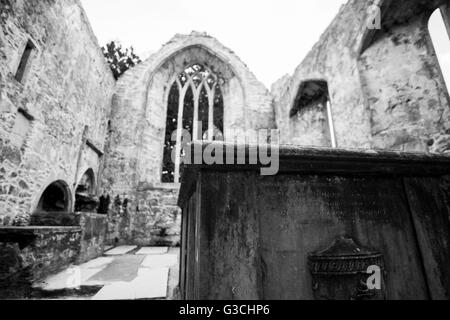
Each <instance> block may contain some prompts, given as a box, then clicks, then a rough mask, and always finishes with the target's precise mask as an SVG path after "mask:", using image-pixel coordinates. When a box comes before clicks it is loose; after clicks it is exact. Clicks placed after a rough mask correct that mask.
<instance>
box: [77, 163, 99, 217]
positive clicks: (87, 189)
mask: <svg viewBox="0 0 450 320" xmlns="http://www.w3.org/2000/svg"><path fill="white" fill-rule="evenodd" d="M97 206H98V199H97V198H96V196H95V175H94V170H92V169H88V170H87V171H86V172H85V173H84V174H83V176H82V177H81V179H80V182H79V183H78V186H77V188H76V189H75V212H96V210H97Z"/></svg>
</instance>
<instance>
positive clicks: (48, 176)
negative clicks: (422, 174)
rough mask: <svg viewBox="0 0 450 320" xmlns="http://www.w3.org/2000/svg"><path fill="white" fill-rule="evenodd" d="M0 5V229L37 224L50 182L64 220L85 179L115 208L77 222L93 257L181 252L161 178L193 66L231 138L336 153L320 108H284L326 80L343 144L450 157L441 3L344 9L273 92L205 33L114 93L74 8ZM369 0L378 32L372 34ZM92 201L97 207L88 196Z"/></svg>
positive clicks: (171, 200) (175, 216) (169, 193)
mask: <svg viewBox="0 0 450 320" xmlns="http://www.w3.org/2000/svg"><path fill="white" fill-rule="evenodd" d="M0 4H1V6H0V151H1V153H0V227H1V226H13V225H14V226H17V227H23V226H26V225H27V224H30V223H31V224H32V223H33V222H32V221H34V220H33V219H30V217H29V216H30V215H31V214H33V213H35V211H36V210H37V209H38V203H39V200H40V199H41V196H42V195H43V192H44V190H45V189H46V188H47V187H48V186H49V185H50V184H51V183H53V182H58V185H59V186H62V187H64V188H66V189H67V190H66V191H67V193H68V198H69V199H68V202H69V210H66V211H70V212H64V214H65V215H71V214H72V212H73V211H74V202H75V199H76V198H75V191H76V188H77V185H78V183H79V182H80V179H81V178H82V176H83V175H84V174H85V173H86V172H88V171H89V172H92V174H93V177H92V181H93V184H94V189H95V190H94V191H93V192H94V193H95V194H94V195H92V196H97V197H98V196H100V195H102V194H103V195H109V197H110V205H109V211H108V210H106V209H105V208H103V209H102V211H108V212H107V214H108V217H107V219H108V221H107V222H106V221H104V220H105V219H106V218H105V219H102V217H98V216H95V215H93V216H92V221H91V219H88V218H86V219H88V220H86V221H87V222H86V223H82V227H83V228H85V229H86V228H91V227H90V226H92V225H95V226H97V227H98V228H97V227H92V228H93V229H92V230H93V231H95V232H94V233H92V234H91V233H89V232H87V233H86V232H85V233H83V238H84V237H85V236H84V235H86V234H87V235H86V239H84V240H86V241H87V242H86V243H85V247H83V248H82V250H84V254H86V255H87V256H89V257H93V256H95V255H98V254H99V253H100V252H99V251H100V250H97V249H98V248H97V247H102V246H104V243H105V242H106V241H108V242H109V243H110V244H136V245H141V246H144V245H177V244H179V242H180V223H181V211H180V209H179V208H178V207H177V206H176V199H177V197H178V192H179V185H178V184H166V183H162V182H161V176H162V164H163V148H164V140H165V129H166V128H165V126H166V116H167V104H168V103H167V99H168V98H167V97H168V92H169V90H170V85H171V84H172V83H173V80H174V79H175V77H177V76H178V75H179V74H180V73H181V72H183V71H184V70H185V69H186V68H187V67H189V66H192V65H194V64H199V65H202V66H205V67H207V68H209V69H210V70H211V71H212V72H213V73H214V74H216V75H218V76H220V79H223V80H224V83H223V84H221V92H222V95H223V104H224V131H225V132H224V133H225V136H226V134H227V131H228V130H232V129H241V130H247V129H275V128H278V129H279V130H280V131H281V135H280V138H281V142H282V143H286V144H293V145H302V146H304V145H313V146H320V147H331V144H332V143H331V139H330V137H329V135H330V134H331V129H330V128H329V126H327V123H326V122H327V121H329V119H328V115H327V108H325V107H324V106H323V105H322V106H320V107H319V106H318V105H314V104H311V105H308V106H306V107H305V108H303V109H302V110H300V111H299V112H297V113H293V112H292V111H293V110H294V111H295V108H297V105H296V104H297V103H298V97H299V96H300V95H301V94H302V92H299V89H300V87H301V86H302V84H304V83H306V82H315V81H316V82H321V83H324V82H326V84H327V90H328V93H329V98H330V101H331V110H332V121H333V123H334V130H335V135H336V139H337V144H338V147H341V148H354V147H357V148H374V149H395V150H403V151H421V152H437V153H444V152H448V151H450V113H449V105H450V98H449V94H448V91H447V89H446V87H445V84H444V80H443V76H442V72H441V70H440V68H439V64H438V60H437V58H436V53H435V51H434V48H433V45H432V42H431V39H430V35H429V32H428V30H427V23H428V18H429V16H430V15H431V14H432V12H433V11H434V10H435V9H437V8H438V7H439V6H441V5H444V4H447V9H445V8H444V9H443V12H444V16H445V19H446V22H447V25H450V24H449V23H448V22H449V20H450V15H449V13H450V9H449V8H448V1H445V0H426V1H425V0H409V1H406V0H401V1H395V0H379V1H361V0H350V1H349V2H348V3H347V4H346V5H344V6H343V7H342V8H341V10H340V12H339V14H338V15H337V16H336V18H335V19H334V20H333V22H332V23H331V25H330V26H329V27H328V29H327V30H326V31H325V33H324V34H323V35H322V37H321V38H320V40H319V42H318V43H317V44H316V45H315V46H314V47H313V49H312V50H311V52H310V53H309V54H308V55H307V56H306V58H305V59H304V60H303V62H302V63H301V64H300V65H299V66H298V68H297V69H296V70H295V72H294V74H293V75H292V76H289V75H287V76H284V77H283V78H282V79H280V80H279V81H277V82H276V83H275V84H274V85H273V86H272V90H271V93H270V92H269V91H268V90H267V89H266V88H265V87H264V85H262V84H261V83H260V82H259V81H258V80H257V79H256V77H255V76H254V75H253V73H252V72H251V71H250V70H249V69H248V67H247V66H246V65H245V64H244V63H243V62H242V61H241V60H240V59H239V57H238V56H237V55H236V54H235V53H234V52H233V51H231V50H230V49H228V48H226V47H225V46H224V45H222V44H221V43H220V42H219V41H218V40H216V39H215V38H213V37H211V36H209V35H207V34H206V33H199V32H192V33H191V34H188V35H181V34H177V35H175V36H174V37H173V38H172V39H171V40H170V41H169V42H168V43H166V44H165V45H164V46H163V47H162V48H161V49H160V50H159V51H158V52H157V53H155V54H153V55H151V56H150V57H149V58H148V59H147V60H146V61H144V62H142V63H140V64H138V65H137V66H136V67H134V68H132V69H130V70H128V71H127V72H126V73H125V74H124V75H123V76H122V77H121V78H120V79H119V80H118V82H117V83H116V82H115V81H114V78H113V76H112V73H111V71H110V69H109V66H108V65H107V63H106V62H105V60H104V57H103V54H102V52H101V49H100V47H99V44H98V42H97V40H96V38H95V36H94V34H93V32H92V30H91V27H90V25H89V22H88V20H87V18H86V15H85V13H84V11H83V9H82V7H81V5H80V3H79V1H78V0H60V1H55V0H46V1H38V0H28V1H25V0H0ZM373 4H377V5H379V6H380V7H381V12H382V16H381V21H382V29H381V30H377V29H369V28H368V25H367V20H368V19H367V18H368V10H367V9H368V8H369V6H371V5H373ZM28 49H29V50H31V55H30V57H29V60H28V64H27V66H28V67H27V68H26V69H25V70H23V74H20V75H19V76H17V74H18V73H17V70H20V61H21V60H22V57H23V54H24V52H27V51H26V50H28ZM280 55H282V53H280ZM277 58H282V56H280V57H277ZM299 58H300V57H299ZM275 62H276V61H274V63H275ZM86 199H87V200H88V201H87V202H88V203H89V204H90V206H89V208H88V209H91V207H92V206H93V203H95V202H94V201H93V200H95V199H96V198H94V197H91V195H90V194H86ZM102 213H104V212H102ZM86 214H89V212H87V213H86ZM88 216H89V215H88ZM35 218H36V216H35ZM62 218H64V215H62V214H61V215H60V216H59V217H58V218H57V219H56V218H55V219H53V220H54V221H60V220H61V219H62ZM96 221H97V222H96ZM91 222H92V223H91ZM105 225H108V230H107V231H105V230H103V231H102V230H100V229H102V228H103V229H105V228H106V227H105ZM97 229H98V230H97ZM85 231H86V230H85ZM105 237H106V238H107V239H106V240H105V239H104V238H105ZM8 250H9V247H8ZM8 250H7V251H8ZM8 252H9V251H8Z"/></svg>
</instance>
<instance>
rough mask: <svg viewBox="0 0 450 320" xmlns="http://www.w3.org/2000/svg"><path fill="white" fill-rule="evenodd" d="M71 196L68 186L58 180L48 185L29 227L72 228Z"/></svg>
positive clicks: (73, 219)
mask: <svg viewBox="0 0 450 320" xmlns="http://www.w3.org/2000/svg"><path fill="white" fill-rule="evenodd" d="M71 210H72V196H71V191H70V188H69V186H68V184H67V183H66V182H65V181H62V180H58V181H55V182H52V183H51V184H49V185H48V186H47V187H46V188H45V190H44V191H43V192H42V195H41V197H40V199H39V202H38V205H37V206H36V209H35V210H34V213H33V215H32V216H31V224H30V225H31V226H73V225H75V217H74V215H73V214H72V213H71Z"/></svg>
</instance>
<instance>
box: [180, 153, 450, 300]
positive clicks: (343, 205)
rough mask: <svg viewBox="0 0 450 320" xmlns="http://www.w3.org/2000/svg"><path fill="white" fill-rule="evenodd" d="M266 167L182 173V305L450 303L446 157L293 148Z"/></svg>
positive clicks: (449, 164) (191, 168)
mask: <svg viewBox="0 0 450 320" xmlns="http://www.w3.org/2000/svg"><path fill="white" fill-rule="evenodd" d="M205 147H206V146H205V145H203V148H205ZM247 154H248V149H247ZM247 163H248V161H247ZM259 169H260V166H259V165H212V166H207V165H201V164H200V165H188V166H186V167H185V168H184V170H185V171H184V177H183V179H184V180H183V182H182V187H181V193H180V198H179V205H180V207H181V208H182V209H183V222H182V235H183V236H182V244H183V245H182V254H181V273H180V274H181V279H180V292H181V297H182V298H186V299H230V300H234V299H237V300H240V299H287V300H290V299H295V300H297V299H300V300H302V299H340V300H341V299H353V300H358V299H361V300H364V299H390V300H397V299H449V298H450V275H449V274H448V266H449V265H450V256H449V254H448V253H449V252H450V247H449V246H450V220H449V213H450V205H449V204H450V201H449V200H450V199H449V185H450V183H449V181H450V180H449V178H448V177H449V175H450V158H449V157H445V156H438V155H419V154H406V153H396V152H375V151H344V150H328V149H304V148H296V147H286V148H281V150H280V171H279V173H278V174H277V175H275V176H261V175H260V170H259Z"/></svg>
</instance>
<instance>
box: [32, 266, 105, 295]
mask: <svg viewBox="0 0 450 320" xmlns="http://www.w3.org/2000/svg"><path fill="white" fill-rule="evenodd" d="M101 270H102V269H81V268H79V267H78V268H77V267H73V268H69V269H66V270H64V271H62V272H60V273H58V274H56V275H52V276H50V277H48V278H46V279H45V280H43V281H41V282H37V283H35V284H33V288H35V289H40V290H43V291H56V290H64V289H76V288H79V287H80V286H82V285H85V282H86V281H87V280H88V279H89V278H91V277H92V276H94V275H95V274H96V273H98V272H100V271H101Z"/></svg>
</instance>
